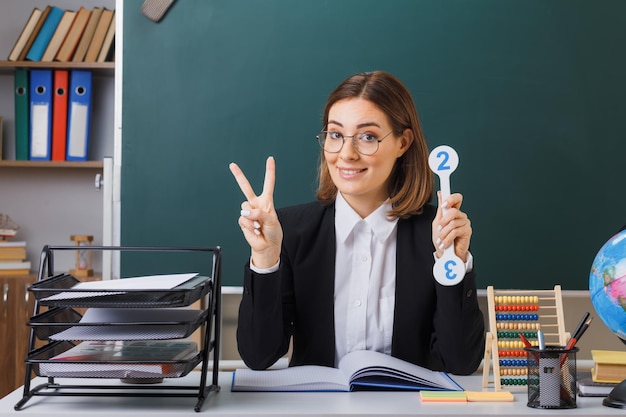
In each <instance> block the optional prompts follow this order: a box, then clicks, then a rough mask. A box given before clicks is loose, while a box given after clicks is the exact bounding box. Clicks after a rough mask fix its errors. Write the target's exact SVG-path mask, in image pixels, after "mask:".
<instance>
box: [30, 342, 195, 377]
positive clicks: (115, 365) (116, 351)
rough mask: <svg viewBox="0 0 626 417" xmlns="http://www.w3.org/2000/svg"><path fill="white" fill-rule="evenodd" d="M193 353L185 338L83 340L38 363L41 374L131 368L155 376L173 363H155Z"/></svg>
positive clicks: (192, 355) (181, 357)
mask: <svg viewBox="0 0 626 417" xmlns="http://www.w3.org/2000/svg"><path fill="white" fill-rule="evenodd" d="M197 353H198V345H197V343H196V342H192V341H189V340H142V341H137V340H127V341H110V340H109V341H83V342H80V343H79V344H77V345H75V346H73V347H71V348H70V349H68V350H66V351H65V352H63V353H61V354H58V355H56V356H53V357H52V358H50V360H49V361H47V362H45V363H41V364H40V372H41V374H42V375H45V376H69V375H71V376H80V375H81V374H85V375H89V374H93V373H94V372H102V373H107V372H108V373H115V372H119V371H125V372H133V371H134V372H140V373H142V374H154V375H153V376H159V375H165V374H169V373H171V372H172V371H173V368H174V367H175V366H176V364H169V363H159V362H171V361H185V360H188V359H191V358H193V357H194V356H195V355H196V354H197ZM144 376H146V375H144Z"/></svg>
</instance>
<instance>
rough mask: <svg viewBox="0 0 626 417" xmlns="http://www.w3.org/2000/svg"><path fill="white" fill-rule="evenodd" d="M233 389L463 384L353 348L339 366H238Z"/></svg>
mask: <svg viewBox="0 0 626 417" xmlns="http://www.w3.org/2000/svg"><path fill="white" fill-rule="evenodd" d="M231 389H232V391H359V390H370V391H372V390H381V391H382V390H413V391H420V390H434V391H437V390H440V391H441V390H448V391H462V390H463V388H461V386H460V385H459V384H458V383H456V381H454V380H453V379H452V378H451V377H450V376H449V375H448V374H447V373H445V372H438V371H432V370H430V369H426V368H423V367H421V366H418V365H415V364H412V363H409V362H406V361H403V360H401V359H398V358H395V357H393V356H389V355H385V354H384V353H380V352H375V351H369V350H360V351H354V352H350V353H348V354H347V355H345V356H344V357H343V358H341V360H340V361H339V365H338V367H337V368H331V367H327V366H317V365H302V366H293V367H289V368H286V369H278V370H265V371H255V370H251V369H237V370H235V372H234V374H233V380H232V388H231Z"/></svg>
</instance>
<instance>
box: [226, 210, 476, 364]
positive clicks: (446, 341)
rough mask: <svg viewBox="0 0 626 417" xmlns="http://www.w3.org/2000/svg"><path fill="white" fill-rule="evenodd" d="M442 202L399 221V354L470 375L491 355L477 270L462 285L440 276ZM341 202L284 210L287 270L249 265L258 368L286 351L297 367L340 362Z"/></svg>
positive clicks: (241, 335) (249, 321)
mask: <svg viewBox="0 0 626 417" xmlns="http://www.w3.org/2000/svg"><path fill="white" fill-rule="evenodd" d="M435 214H436V208H435V207H433V206H430V205H429V206H426V207H425V208H424V213H423V214H421V215H419V216H412V217H410V218H409V219H400V220H399V221H398V233H397V239H398V241H397V255H396V256H397V265H396V295H395V310H394V311H395V312H394V325H393V336H392V349H391V350H392V352H391V354H392V356H395V357H398V358H400V359H404V360H406V361H409V362H412V363H415V364H417V365H420V366H424V367H427V368H430V369H433V370H443V371H446V372H450V373H454V374H459V375H462V374H469V373H472V372H474V371H475V370H476V368H477V367H478V365H479V364H480V361H481V360H482V358H483V352H484V347H485V341H484V337H485V329H484V321H483V316H482V313H481V311H480V309H479V307H478V300H477V296H476V277H475V274H474V272H473V271H472V272H470V273H468V274H466V276H465V278H464V279H463V281H462V282H461V283H460V284H458V285H456V286H451V287H447V286H442V285H440V284H438V283H437V282H436V281H435V278H434V277H433V273H432V268H433V265H434V257H433V251H434V248H433V245H432V239H431V233H432V220H433V218H434V216H435ZM334 216H335V205H334V204H331V205H329V206H324V205H322V204H321V203H319V202H313V203H308V204H303V205H299V206H293V207H288V208H284V209H281V210H279V211H278V217H279V219H280V222H281V225H282V227H283V234H284V237H283V247H282V253H281V260H280V268H279V270H278V271H276V272H275V273H272V274H266V275H258V274H255V273H254V272H252V271H251V270H250V267H249V264H246V267H245V272H244V285H243V297H242V300H241V304H240V306H239V319H238V327H237V344H238V349H239V354H240V355H241V358H242V359H243V361H244V362H245V363H246V365H247V366H249V367H250V368H252V369H265V368H267V367H269V366H271V365H272V364H273V363H274V362H276V361H277V360H278V359H279V358H280V357H282V356H284V355H285V354H286V353H287V351H288V349H289V344H290V339H291V337H292V336H293V351H292V355H291V360H290V365H326V366H334V363H335V328H334V289H335V282H334V281H335V252H336V250H335V248H336V242H335V223H334Z"/></svg>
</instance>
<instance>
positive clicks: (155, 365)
mask: <svg viewBox="0 0 626 417" xmlns="http://www.w3.org/2000/svg"><path fill="white" fill-rule="evenodd" d="M74 346H75V345H74V344H73V343H71V342H68V341H62V342H52V343H49V344H47V345H45V346H42V347H41V348H39V349H36V350H34V351H32V352H31V353H30V354H29V355H28V357H27V358H26V363H28V364H30V365H31V366H32V370H33V372H34V373H35V375H37V376H44V377H60V378H63V377H65V378H133V379H152V378H180V377H183V376H185V375H187V374H188V373H189V372H190V371H191V370H193V369H194V368H195V367H196V366H197V365H198V364H199V363H200V362H201V361H202V351H199V352H197V353H196V354H192V356H190V357H188V358H186V359H181V360H143V359H141V360H139V359H137V360H120V361H111V360H98V359H97V358H94V359H93V360H55V359H53V358H54V357H56V356H58V355H62V354H63V353H64V352H66V351H68V350H69V349H71V348H73V347H74Z"/></svg>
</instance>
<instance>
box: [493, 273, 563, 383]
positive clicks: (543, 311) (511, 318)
mask: <svg viewBox="0 0 626 417" xmlns="http://www.w3.org/2000/svg"><path fill="white" fill-rule="evenodd" d="M487 303H488V310H489V311H488V313H489V331H488V332H487V333H486V335H485V359H484V361H483V388H487V387H489V386H491V385H493V387H494V389H495V391H500V390H501V389H502V385H506V386H526V385H527V362H526V351H525V350H524V347H525V346H524V343H523V342H522V340H521V338H520V333H521V334H522V335H524V336H525V337H526V339H528V341H529V342H530V344H531V345H532V346H537V345H538V341H537V330H539V329H541V331H542V332H543V333H544V337H545V342H546V345H559V346H564V345H565V344H566V342H567V340H568V339H569V337H570V336H569V333H567V332H566V331H565V320H564V315H563V300H562V297H561V286H560V285H555V286H554V289H552V290H494V288H493V287H492V286H489V287H487ZM490 364H491V366H492V367H493V380H490V379H489V376H490Z"/></svg>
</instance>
